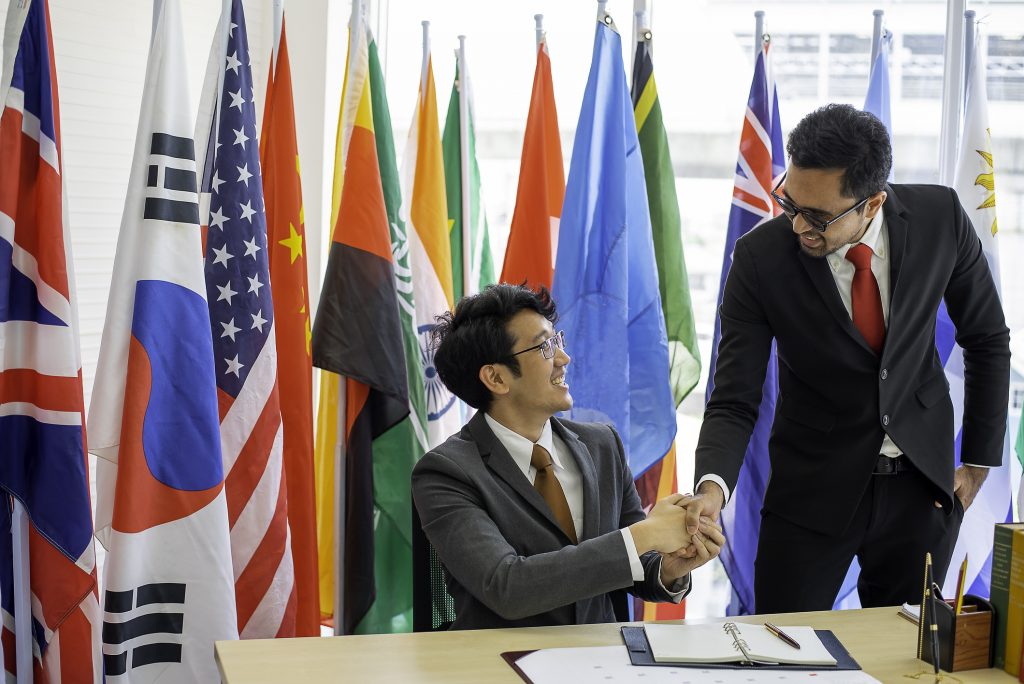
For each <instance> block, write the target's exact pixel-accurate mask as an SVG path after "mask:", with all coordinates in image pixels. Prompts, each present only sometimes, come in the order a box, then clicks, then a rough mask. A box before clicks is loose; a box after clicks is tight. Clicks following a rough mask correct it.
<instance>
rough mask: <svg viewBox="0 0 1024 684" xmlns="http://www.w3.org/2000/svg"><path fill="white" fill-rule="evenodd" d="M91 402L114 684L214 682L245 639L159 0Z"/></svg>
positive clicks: (193, 228) (197, 242)
mask: <svg viewBox="0 0 1024 684" xmlns="http://www.w3.org/2000/svg"><path fill="white" fill-rule="evenodd" d="M154 11H155V13H156V17H155V20H154V22H153V38H152V42H151V44H150V52H149V61H148V64H147V67H146V81H145V86H144V88H143V99H142V110H141V112H140V115H139V127H138V133H137V136H136V143H135V156H134V159H133V162H132V170H131V176H130V179H129V184H128V193H127V197H126V199H125V208H124V215H123V217H122V219H121V230H120V233H119V235H118V240H117V253H116V256H115V258H114V275H113V279H112V282H111V286H110V297H109V300H108V303H107V318H106V323H105V326H104V329H103V339H102V343H101V346H100V358H99V366H98V368H97V374H96V383H95V385H94V387H93V395H92V403H91V406H90V409H89V433H90V437H91V440H90V441H91V448H92V451H94V452H95V453H96V455H97V456H98V457H99V459H98V461H97V463H98V474H99V478H98V479H99V481H98V489H99V491H98V497H97V498H98V502H97V512H96V517H97V527H98V528H100V532H101V535H102V537H101V538H102V539H105V540H107V541H106V545H107V548H108V550H109V554H108V556H107V562H106V567H105V570H104V573H105V578H104V579H105V583H104V592H103V610H104V616H103V661H104V670H105V673H106V677H107V681H108V682H156V681H160V682H209V681H218V680H219V675H218V672H217V666H216V663H215V661H214V657H213V656H214V654H213V644H214V641H216V640H218V639H234V638H237V636H238V631H237V627H236V621H235V620H236V617H235V596H234V578H233V575H232V566H231V555H230V541H229V537H228V511H227V502H226V499H225V495H224V475H223V467H222V464H221V448H220V435H219V420H218V413H217V388H216V385H215V383H214V363H213V344H212V342H211V334H210V321H209V312H208V309H207V304H206V283H205V281H204V279H203V254H202V237H201V233H200V226H199V202H198V195H197V192H196V164H195V145H194V144H193V140H192V137H191V136H192V127H193V119H192V117H193V112H192V110H191V107H190V104H189V95H188V93H189V90H188V83H187V80H186V70H185V67H186V61H185V49H184V44H183V41H182V32H181V14H180V7H179V3H178V0H163V1H162V2H158V3H155V8H154Z"/></svg>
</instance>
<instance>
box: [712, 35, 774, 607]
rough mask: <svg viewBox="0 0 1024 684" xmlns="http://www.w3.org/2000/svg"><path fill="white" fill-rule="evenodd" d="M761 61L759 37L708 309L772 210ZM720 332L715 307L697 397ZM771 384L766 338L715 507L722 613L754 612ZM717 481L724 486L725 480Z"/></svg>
mask: <svg viewBox="0 0 1024 684" xmlns="http://www.w3.org/2000/svg"><path fill="white" fill-rule="evenodd" d="M768 65H769V62H768V44H767V43H766V44H765V45H764V47H763V49H762V50H761V52H760V53H758V55H757V59H756V60H755V62H754V79H753V82H752V83H751V84H750V96H749V98H748V99H747V108H746V112H745V114H744V117H743V128H742V132H741V133H740V153H739V158H738V159H737V161H736V180H735V185H734V188H733V194H732V208H731V209H730V210H729V230H728V233H727V234H726V237H725V255H724V257H723V259H722V277H721V281H720V283H719V291H718V306H717V307H716V308H715V311H716V312H717V311H718V310H719V308H720V307H721V305H722V292H723V291H724V290H725V281H726V278H727V277H728V276H729V269H730V268H731V267H732V254H733V250H734V249H735V245H736V240H738V239H739V238H740V237H742V236H743V235H745V234H746V233H748V232H750V231H751V230H753V229H754V227H755V226H757V225H758V224H760V223H762V222H764V221H768V220H770V219H772V218H773V217H774V216H776V215H777V214H778V213H779V212H780V210H779V208H778V206H777V205H776V204H775V202H774V201H773V200H772V196H771V190H772V188H773V187H774V186H775V184H776V183H778V181H779V179H781V177H782V174H783V173H785V171H786V154H785V147H784V146H783V144H782V124H781V123H780V121H779V97H778V94H777V93H776V92H775V79H774V78H773V77H772V74H771V71H770V69H769V66H768ZM721 337H722V321H721V318H720V317H719V316H718V314H717V313H716V314H715V339H714V345H713V346H712V348H711V365H710V367H709V369H708V388H707V393H706V395H705V400H707V399H710V397H711V392H712V391H714V389H715V380H714V378H715V369H716V367H717V365H718V343H719V342H720V340H721ZM778 386H779V381H778V363H777V361H776V357H775V347H774V343H773V345H772V353H771V356H770V357H769V359H768V371H767V373H766V374H765V379H764V390H763V394H762V397H761V407H760V409H759V410H758V414H757V423H756V424H755V425H754V431H753V432H752V433H751V435H750V442H749V443H748V444H747V451H746V454H745V455H744V458H743V467H742V468H740V474H739V479H738V480H737V481H736V488H735V490H734V491H733V492H731V497H730V499H729V502H728V503H727V504H726V506H725V508H724V509H722V517H721V521H720V522H721V524H722V528H723V530H724V532H725V542H726V544H725V547H723V548H722V553H721V556H720V557H721V559H722V564H723V565H724V566H725V572H726V574H727V575H728V576H729V581H730V582H732V588H733V601H732V604H731V605H730V607H729V613H730V614H733V615H736V614H739V615H745V614H749V613H753V612H754V557H755V556H756V555H757V537H758V534H759V532H760V529H761V506H762V504H763V502H764V493H765V489H766V488H767V486H768V479H769V476H770V475H771V466H770V464H769V460H768V438H769V437H770V435H771V430H772V419H773V418H774V416H775V399H776V396H777V395H778ZM719 484H721V485H722V486H723V490H724V489H725V486H724V484H725V483H724V482H720V483H719Z"/></svg>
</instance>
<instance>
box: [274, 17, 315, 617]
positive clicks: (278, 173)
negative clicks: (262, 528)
mask: <svg viewBox="0 0 1024 684" xmlns="http://www.w3.org/2000/svg"><path fill="white" fill-rule="evenodd" d="M278 45H279V47H278V49H277V50H276V51H275V53H274V55H273V60H272V64H271V67H270V75H269V77H268V79H267V98H266V109H265V110H264V113H263V132H262V135H261V138H260V146H261V149H260V167H261V168H262V170H263V196H264V200H265V202H266V216H267V243H268V244H269V245H270V247H269V250H270V254H269V257H268V259H269V262H270V281H271V283H272V284H273V291H272V292H271V294H272V296H273V302H274V312H275V314H277V321H276V324H275V326H274V328H275V332H276V338H277V350H278V355H277V382H278V392H279V394H280V398H281V399H280V401H281V422H282V426H283V430H284V441H283V458H284V480H285V483H286V485H287V491H288V527H289V529H290V531H291V542H292V543H291V549H292V559H293V562H294V564H295V595H296V608H295V635H296V636H320V580H319V575H318V569H317V550H316V491H315V489H314V482H313V364H312V357H311V355H310V338H311V336H312V334H311V333H310V324H309V293H308V292H307V291H306V283H307V276H306V252H305V249H306V227H305V225H304V224H305V220H304V214H305V212H304V210H303V207H302V187H301V181H300V177H299V151H298V145H297V143H296V139H295V109H294V107H293V104H292V75H291V66H290V65H289V62H288V41H287V39H286V36H285V27H284V20H283V19H282V21H281V35H280V38H279V41H278Z"/></svg>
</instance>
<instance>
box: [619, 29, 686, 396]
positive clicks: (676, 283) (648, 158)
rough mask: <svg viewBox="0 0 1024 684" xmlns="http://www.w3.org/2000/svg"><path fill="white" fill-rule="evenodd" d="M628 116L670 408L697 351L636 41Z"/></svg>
mask: <svg viewBox="0 0 1024 684" xmlns="http://www.w3.org/2000/svg"><path fill="white" fill-rule="evenodd" d="M632 90H633V92H632V96H633V113H634V116H635V118H636V130H637V134H638V135H639V137H640V154H641V156H642V157H643V160H644V178H645V179H646V180H647V202H648V204H649V205H650V210H651V230H652V233H653V236H654V258H655V261H656V262H657V264H658V283H659V286H658V287H659V289H660V290H661V308H662V311H663V312H664V314H665V330H666V332H667V333H668V358H669V368H670V382H671V384H672V396H673V398H674V399H675V402H676V406H679V404H680V403H681V402H682V401H683V398H684V397H686V395H687V394H689V393H690V390H692V389H693V388H694V386H695V385H696V384H697V380H698V379H699V378H700V351H699V350H698V349H697V331H696V329H695V328H694V322H693V307H692V306H691V305H690V285H689V283H688V282H687V278H686V262H685V261H684V260H683V239H682V232H681V227H680V221H679V200H678V199H677V197H676V178H675V173H674V172H673V170H672V159H671V158H670V157H669V151H668V134H666V133H665V122H664V120H663V119H662V116H661V105H660V104H659V103H658V89H657V87H656V86H655V84H654V64H653V62H652V61H651V52H650V43H649V42H648V41H647V40H641V41H640V42H638V43H637V46H636V58H635V59H634V60H633V88H632Z"/></svg>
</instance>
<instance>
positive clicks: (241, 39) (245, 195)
mask: <svg viewBox="0 0 1024 684" xmlns="http://www.w3.org/2000/svg"><path fill="white" fill-rule="evenodd" d="M236 28H237V25H236V24H235V23H234V22H232V24H231V26H230V27H229V38H228V48H227V58H226V60H225V67H224V81H223V86H222V90H221V91H220V97H219V99H220V102H219V105H218V108H217V115H216V116H217V118H216V121H215V126H214V131H215V133H212V134H211V140H210V142H211V143H213V145H214V155H213V159H212V164H208V168H207V171H206V176H207V177H206V178H204V182H203V191H204V192H209V193H210V204H209V206H210V208H211V211H210V216H209V222H208V223H209V232H208V234H207V247H206V250H207V252H206V282H207V297H208V300H209V301H210V302H211V304H210V324H211V327H212V328H213V330H214V334H213V338H214V339H213V343H214V354H215V357H216V359H217V385H218V387H219V388H220V389H221V390H222V391H224V392H226V393H228V394H229V395H231V396H232V397H237V396H238V392H239V391H241V389H242V387H243V385H244V384H245V381H246V377H247V376H248V373H249V371H250V370H251V369H252V368H253V366H254V364H255V363H256V360H257V357H258V356H259V355H260V353H261V351H262V350H263V348H264V346H265V345H266V344H267V340H268V337H269V335H272V334H273V332H272V331H273V303H272V300H271V296H270V287H269V286H268V285H269V282H270V270H269V262H268V259H267V252H266V244H267V243H266V240H267V235H266V233H267V225H266V216H265V215H264V210H263V207H264V205H263V181H262V177H261V173H260V164H259V146H258V145H256V144H255V141H256V140H257V129H256V107H255V105H254V104H253V97H252V93H253V85H252V69H251V65H250V62H249V53H248V46H247V43H246V39H245V34H244V33H243V32H241V31H236V30H235V29H236ZM246 92H248V93H249V94H250V97H248V98H247V97H245V95H244V94H245V93H246ZM214 135H216V138H215V139H214V138H213V136H214ZM250 142H253V143H254V144H248V143H250ZM215 228H216V229H217V230H214V229H215ZM249 321H251V325H249V324H248V322H249Z"/></svg>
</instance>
